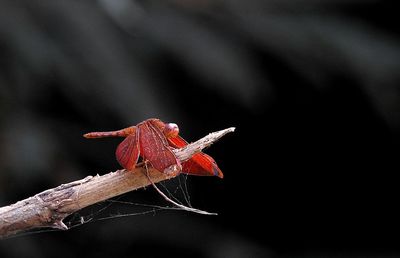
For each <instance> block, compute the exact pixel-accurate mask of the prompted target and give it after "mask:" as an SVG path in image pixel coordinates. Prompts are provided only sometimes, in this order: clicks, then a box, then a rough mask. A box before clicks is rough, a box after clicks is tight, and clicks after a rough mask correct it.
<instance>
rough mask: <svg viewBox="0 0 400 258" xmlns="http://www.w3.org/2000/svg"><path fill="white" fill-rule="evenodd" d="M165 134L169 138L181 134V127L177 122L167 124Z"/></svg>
mask: <svg viewBox="0 0 400 258" xmlns="http://www.w3.org/2000/svg"><path fill="white" fill-rule="evenodd" d="M164 134H165V136H166V137H167V138H174V137H176V136H178V134H179V127H178V125H177V124H175V123H168V124H165V127H164Z"/></svg>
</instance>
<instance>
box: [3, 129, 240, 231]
mask: <svg viewBox="0 0 400 258" xmlns="http://www.w3.org/2000/svg"><path fill="white" fill-rule="evenodd" d="M234 130H235V128H234V127H231V128H228V129H225V130H221V131H218V132H214V133H210V134H209V135H207V136H205V137H203V138H201V139H200V140H198V141H196V142H194V143H191V144H189V145H187V146H185V147H184V148H182V149H176V150H174V152H175V155H176V156H177V158H178V159H179V160H180V161H181V162H182V161H185V160H187V159H189V158H190V157H191V156H193V155H194V154H195V153H197V152H199V151H201V150H202V149H203V148H205V147H207V146H210V145H211V144H212V143H213V142H215V141H217V140H218V139H219V138H221V137H222V136H224V135H225V134H227V133H230V132H233V131H234ZM146 173H148V175H149V177H150V178H151V181H152V182H154V183H157V182H160V181H163V180H167V179H169V178H170V177H168V176H166V175H165V174H163V173H161V172H159V171H157V170H155V169H152V168H149V169H148V171H146V169H145V168H143V167H138V168H136V169H134V170H133V171H126V170H118V171H115V172H111V173H108V174H105V175H102V176H99V175H96V176H88V177H86V178H84V179H81V180H78V181H74V182H71V183H67V184H62V185H60V186H58V187H56V188H52V189H49V190H46V191H43V192H41V193H38V194H36V195H34V196H32V197H29V198H27V199H25V200H22V201H19V202H17V203H14V204H12V205H9V206H5V207H1V208H0V238H4V237H7V236H10V235H13V234H16V233H18V232H21V231H26V230H29V229H34V228H40V227H51V228H57V229H63V230H66V229H68V227H67V226H66V225H65V224H64V223H63V219H64V218H65V217H67V216H68V215H70V214H72V213H74V212H76V211H78V210H80V209H82V208H85V207H87V206H89V205H92V204H95V203H97V202H101V201H104V200H107V199H109V198H112V197H115V196H118V195H121V194H123V193H126V192H129V191H132V190H135V189H138V188H142V187H145V186H147V185H149V184H151V182H150V181H149V178H148V177H147V174H146Z"/></svg>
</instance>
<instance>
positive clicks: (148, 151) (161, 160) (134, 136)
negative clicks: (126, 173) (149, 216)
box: [83, 118, 223, 178]
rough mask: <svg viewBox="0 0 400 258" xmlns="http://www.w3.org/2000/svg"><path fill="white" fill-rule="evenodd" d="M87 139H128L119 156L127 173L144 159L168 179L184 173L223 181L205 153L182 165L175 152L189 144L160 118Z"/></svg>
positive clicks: (117, 152)
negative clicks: (218, 178) (174, 150)
mask: <svg viewBox="0 0 400 258" xmlns="http://www.w3.org/2000/svg"><path fill="white" fill-rule="evenodd" d="M83 136H84V137H85V138H104V137H125V139H124V140H123V141H122V142H121V143H120V144H119V145H118V147H117V149H116V151H115V156H116V158H117V161H118V163H119V164H120V165H121V166H122V167H123V168H125V169H127V170H133V169H134V168H135V167H136V165H137V164H138V160H139V157H141V158H142V160H143V161H145V162H148V163H150V165H151V166H152V167H153V168H155V169H157V170H158V171H161V172H163V173H165V174H167V175H168V176H176V175H178V174H180V173H184V174H188V175H196V176H217V177H220V178H223V173H222V171H221V170H220V169H219V167H218V165H217V163H216V162H215V160H214V159H213V158H212V157H211V156H209V155H207V154H205V153H203V152H199V153H196V154H194V155H193V156H192V157H191V158H190V159H189V160H187V161H184V162H182V163H181V162H180V161H179V160H178V159H177V158H176V156H175V154H174V153H173V151H172V150H173V149H178V148H183V147H185V146H186V145H188V142H187V141H186V140H184V139H183V138H182V137H181V136H180V135H179V127H178V125H177V124H175V123H164V122H163V121H161V120H160V119H157V118H150V119H147V120H145V121H143V122H141V123H139V124H137V125H135V126H130V127H127V128H123V129H120V130H116V131H108V132H91V133H86V134H84V135H83Z"/></svg>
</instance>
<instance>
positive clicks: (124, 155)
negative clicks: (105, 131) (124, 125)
mask: <svg viewBox="0 0 400 258" xmlns="http://www.w3.org/2000/svg"><path fill="white" fill-rule="evenodd" d="M138 139H139V130H137V131H136V132H135V133H132V134H130V135H129V136H128V137H126V138H125V139H124V140H123V141H122V142H121V143H120V144H119V145H118V147H117V150H116V152H115V155H116V157H117V160H118V163H119V164H120V165H121V166H122V167H123V168H125V169H127V170H132V169H133V168H135V166H136V163H137V161H138V159H139V154H140V146H139V141H138Z"/></svg>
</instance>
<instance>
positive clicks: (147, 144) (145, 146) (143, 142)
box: [138, 121, 182, 175]
mask: <svg viewBox="0 0 400 258" xmlns="http://www.w3.org/2000/svg"><path fill="white" fill-rule="evenodd" d="M138 127H139V131H140V137H139V141H140V152H141V155H142V157H143V158H144V159H145V160H147V161H149V162H150V164H151V165H152V166H153V167H154V168H155V169H157V170H159V171H161V172H164V173H167V174H170V175H176V174H178V173H179V172H180V171H181V169H182V167H181V164H180V162H179V160H177V158H176V157H175V154H174V153H173V152H172V150H171V149H170V148H169V145H168V142H167V139H166V138H165V136H164V134H163V133H162V132H161V131H160V129H159V128H157V127H155V126H154V125H153V124H151V123H149V122H146V121H145V122H143V123H141V124H139V126H138Z"/></svg>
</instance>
